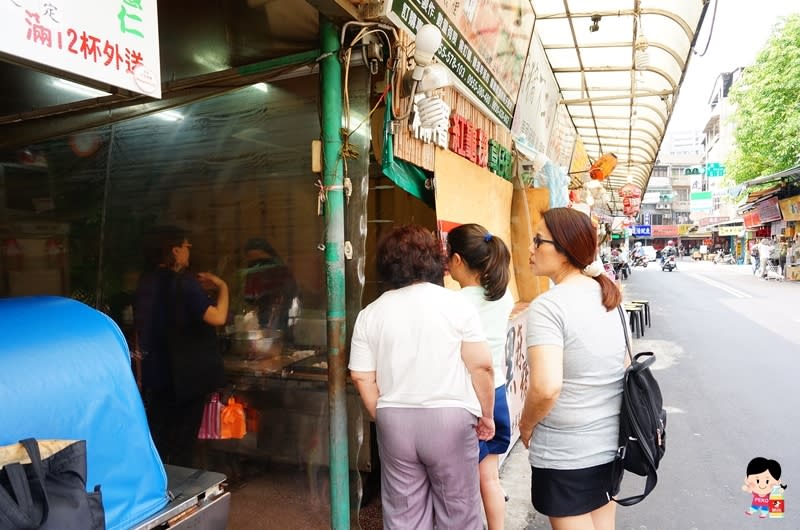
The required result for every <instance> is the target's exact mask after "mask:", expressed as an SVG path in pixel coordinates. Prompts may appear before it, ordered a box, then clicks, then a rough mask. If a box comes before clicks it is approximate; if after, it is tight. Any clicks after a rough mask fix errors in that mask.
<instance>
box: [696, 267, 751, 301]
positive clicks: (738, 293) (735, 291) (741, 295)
mask: <svg viewBox="0 0 800 530" xmlns="http://www.w3.org/2000/svg"><path fill="white" fill-rule="evenodd" d="M689 276H691V277H692V278H694V279H696V280H700V281H701V282H705V283H707V284H708V285H710V286H712V287H716V288H717V289H721V290H723V291H725V292H726V293H728V294H732V295H733V296H735V297H736V298H752V296H750V295H749V294H747V293H745V292H742V291H740V290H739V289H734V288H733V287H729V286H727V285H725V284H724V283H720V282H718V281H715V280H712V279H711V278H706V277H705V276H701V275H700V274H693V273H689Z"/></svg>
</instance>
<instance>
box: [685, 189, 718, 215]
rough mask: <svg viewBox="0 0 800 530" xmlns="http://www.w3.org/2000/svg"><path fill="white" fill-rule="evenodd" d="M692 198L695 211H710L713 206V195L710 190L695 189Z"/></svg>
mask: <svg viewBox="0 0 800 530" xmlns="http://www.w3.org/2000/svg"><path fill="white" fill-rule="evenodd" d="M690 200H691V203H690V207H691V211H693V212H710V211H711V210H712V208H713V197H712V196H711V192H710V191H693V192H692V194H691V195H690Z"/></svg>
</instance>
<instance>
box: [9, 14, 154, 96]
mask: <svg viewBox="0 0 800 530" xmlns="http://www.w3.org/2000/svg"><path fill="white" fill-rule="evenodd" d="M3 56H10V57H11V59H12V60H14V61H21V62H23V63H25V64H30V65H31V66H33V67H36V66H37V65H40V66H46V67H48V68H55V69H58V70H61V71H63V72H65V76H66V75H68V74H73V75H75V76H79V77H83V78H86V79H91V80H94V81H98V82H99V83H101V84H107V85H113V86H115V87H120V88H124V89H126V90H130V91H132V92H137V93H140V94H144V95H146V96H152V97H155V98H160V97H161V61H160V57H159V47H158V8H157V6H156V0H111V1H103V2H98V1H97V0H69V1H67V0H48V1H47V2H43V1H34V0H7V1H5V2H3V3H0V58H2V57H3Z"/></svg>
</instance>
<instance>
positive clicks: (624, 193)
mask: <svg viewBox="0 0 800 530" xmlns="http://www.w3.org/2000/svg"><path fill="white" fill-rule="evenodd" d="M619 196H620V197H622V198H623V199H624V198H625V197H629V198H632V199H638V198H640V197H641V196H642V190H640V189H639V188H638V186H635V185H633V184H625V185H624V186H622V187H621V188H620V189H619Z"/></svg>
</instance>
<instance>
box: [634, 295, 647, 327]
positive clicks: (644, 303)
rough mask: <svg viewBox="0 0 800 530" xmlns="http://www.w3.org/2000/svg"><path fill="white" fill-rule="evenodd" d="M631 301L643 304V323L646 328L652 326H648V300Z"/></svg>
mask: <svg viewBox="0 0 800 530" xmlns="http://www.w3.org/2000/svg"><path fill="white" fill-rule="evenodd" d="M631 303H632V304H637V305H641V306H644V323H645V324H647V327H648V328H649V327H652V326H650V300H631Z"/></svg>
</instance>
